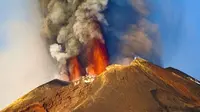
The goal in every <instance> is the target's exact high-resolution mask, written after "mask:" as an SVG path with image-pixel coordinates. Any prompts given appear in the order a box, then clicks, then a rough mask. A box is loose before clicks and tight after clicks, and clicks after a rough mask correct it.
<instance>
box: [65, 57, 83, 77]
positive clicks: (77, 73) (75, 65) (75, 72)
mask: <svg viewBox="0 0 200 112" xmlns="http://www.w3.org/2000/svg"><path fill="white" fill-rule="evenodd" d="M68 67H69V80H70V81H75V80H78V79H79V78H80V77H81V65H80V63H79V61H78V58H77V57H73V58H71V59H69V66H68Z"/></svg>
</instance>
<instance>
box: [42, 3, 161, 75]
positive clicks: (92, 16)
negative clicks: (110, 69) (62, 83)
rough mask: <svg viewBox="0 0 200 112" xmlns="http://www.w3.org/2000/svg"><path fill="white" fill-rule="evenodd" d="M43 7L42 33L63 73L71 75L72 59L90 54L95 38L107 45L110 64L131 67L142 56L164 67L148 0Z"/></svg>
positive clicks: (48, 4)
mask: <svg viewBox="0 0 200 112" xmlns="http://www.w3.org/2000/svg"><path fill="white" fill-rule="evenodd" d="M40 4H41V12H42V15H43V17H44V20H43V26H42V31H41V34H42V36H43V37H45V38H46V39H47V40H48V43H49V45H50V47H49V48H50V54H51V56H52V57H53V58H54V59H55V60H57V62H58V65H59V68H60V69H61V73H64V74H65V75H67V73H68V72H67V69H68V68H67V67H66V65H67V63H68V59H70V58H72V57H77V56H79V55H84V54H86V52H84V49H87V48H85V47H92V46H90V45H88V44H90V42H91V40H92V39H94V38H95V39H98V40H100V41H101V43H105V44H106V47H107V50H108V53H109V58H110V60H109V61H110V64H112V63H121V64H128V63H129V62H130V61H131V60H133V59H134V57H135V56H140V57H143V58H145V59H147V60H149V61H151V62H153V63H155V64H158V65H161V45H160V38H159V34H158V30H157V29H158V27H157V25H156V24H152V23H151V22H150V21H149V20H148V15H149V14H150V11H149V10H148V8H149V7H147V5H146V1H145V0H40ZM82 58H83V57H82ZM79 59H80V56H79ZM82 60H84V59H82ZM63 66H64V67H63ZM63 70H66V71H63Z"/></svg>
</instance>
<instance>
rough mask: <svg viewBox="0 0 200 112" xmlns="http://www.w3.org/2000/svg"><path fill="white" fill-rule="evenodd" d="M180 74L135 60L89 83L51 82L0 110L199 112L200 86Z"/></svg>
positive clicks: (116, 67)
mask: <svg viewBox="0 0 200 112" xmlns="http://www.w3.org/2000/svg"><path fill="white" fill-rule="evenodd" d="M179 73H181V72H173V71H170V70H166V69H163V68H160V67H158V66H155V65H153V64H151V63H149V62H147V61H145V60H142V59H136V60H134V61H133V62H132V63H131V65H130V66H120V65H112V66H109V67H108V68H107V70H106V71H105V72H104V73H102V74H101V75H100V76H98V77H96V79H95V80H94V81H93V82H92V83H84V82H83V81H80V83H79V84H77V85H74V84H72V83H71V84H67V83H65V82H61V81H58V80H54V81H51V82H49V83H47V84H44V85H42V86H40V87H38V88H36V89H34V90H33V91H31V92H30V93H28V94H27V95H25V96H24V97H22V98H20V99H18V100H17V101H16V102H14V103H13V104H11V105H10V106H8V107H7V108H5V109H4V110H3V111H2V112H72V111H73V112H200V85H198V84H197V83H195V82H194V81H192V80H190V79H187V78H185V77H183V75H184V74H179Z"/></svg>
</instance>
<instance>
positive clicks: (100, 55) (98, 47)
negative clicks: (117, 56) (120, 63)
mask: <svg viewBox="0 0 200 112" xmlns="http://www.w3.org/2000/svg"><path fill="white" fill-rule="evenodd" d="M86 47H87V51H86V52H87V53H86V55H87V57H86V58H87V59H86V60H87V61H88V62H87V65H86V66H85V67H84V66H81V64H80V62H79V60H78V56H76V57H73V58H71V59H69V60H68V62H69V63H68V72H69V80H70V81H75V80H78V79H79V78H80V77H81V76H87V75H89V76H97V75H99V74H100V73H102V72H103V71H104V70H105V69H106V67H107V66H108V56H107V51H106V47H105V44H104V43H102V42H101V41H100V40H99V39H93V40H92V41H91V42H90V44H89V45H88V46H86ZM79 58H81V57H79ZM83 70H85V71H83ZM85 73H86V74H85Z"/></svg>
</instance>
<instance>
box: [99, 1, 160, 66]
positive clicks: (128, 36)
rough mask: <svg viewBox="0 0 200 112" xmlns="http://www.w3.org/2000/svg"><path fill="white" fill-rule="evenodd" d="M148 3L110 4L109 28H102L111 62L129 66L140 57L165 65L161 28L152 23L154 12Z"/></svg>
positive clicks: (111, 2) (106, 16) (114, 2)
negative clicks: (150, 17) (160, 34)
mask: <svg viewBox="0 0 200 112" xmlns="http://www.w3.org/2000/svg"><path fill="white" fill-rule="evenodd" d="M147 3H148V1H147V0H110V1H109V2H108V6H107V7H108V8H107V9H106V10H105V11H104V17H105V19H106V20H107V22H108V25H102V27H103V31H104V39H105V42H106V46H107V49H108V53H109V57H110V63H123V64H128V63H130V61H131V60H133V58H134V57H135V56H139V57H142V58H144V59H147V60H149V61H151V62H153V63H154V64H157V65H162V59H161V57H162V52H161V39H160V37H159V32H158V25H156V24H154V23H152V22H151V21H150V20H149V15H150V14H151V11H150V6H148V5H147ZM124 60H126V61H124ZM128 60H129V61H128Z"/></svg>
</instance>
